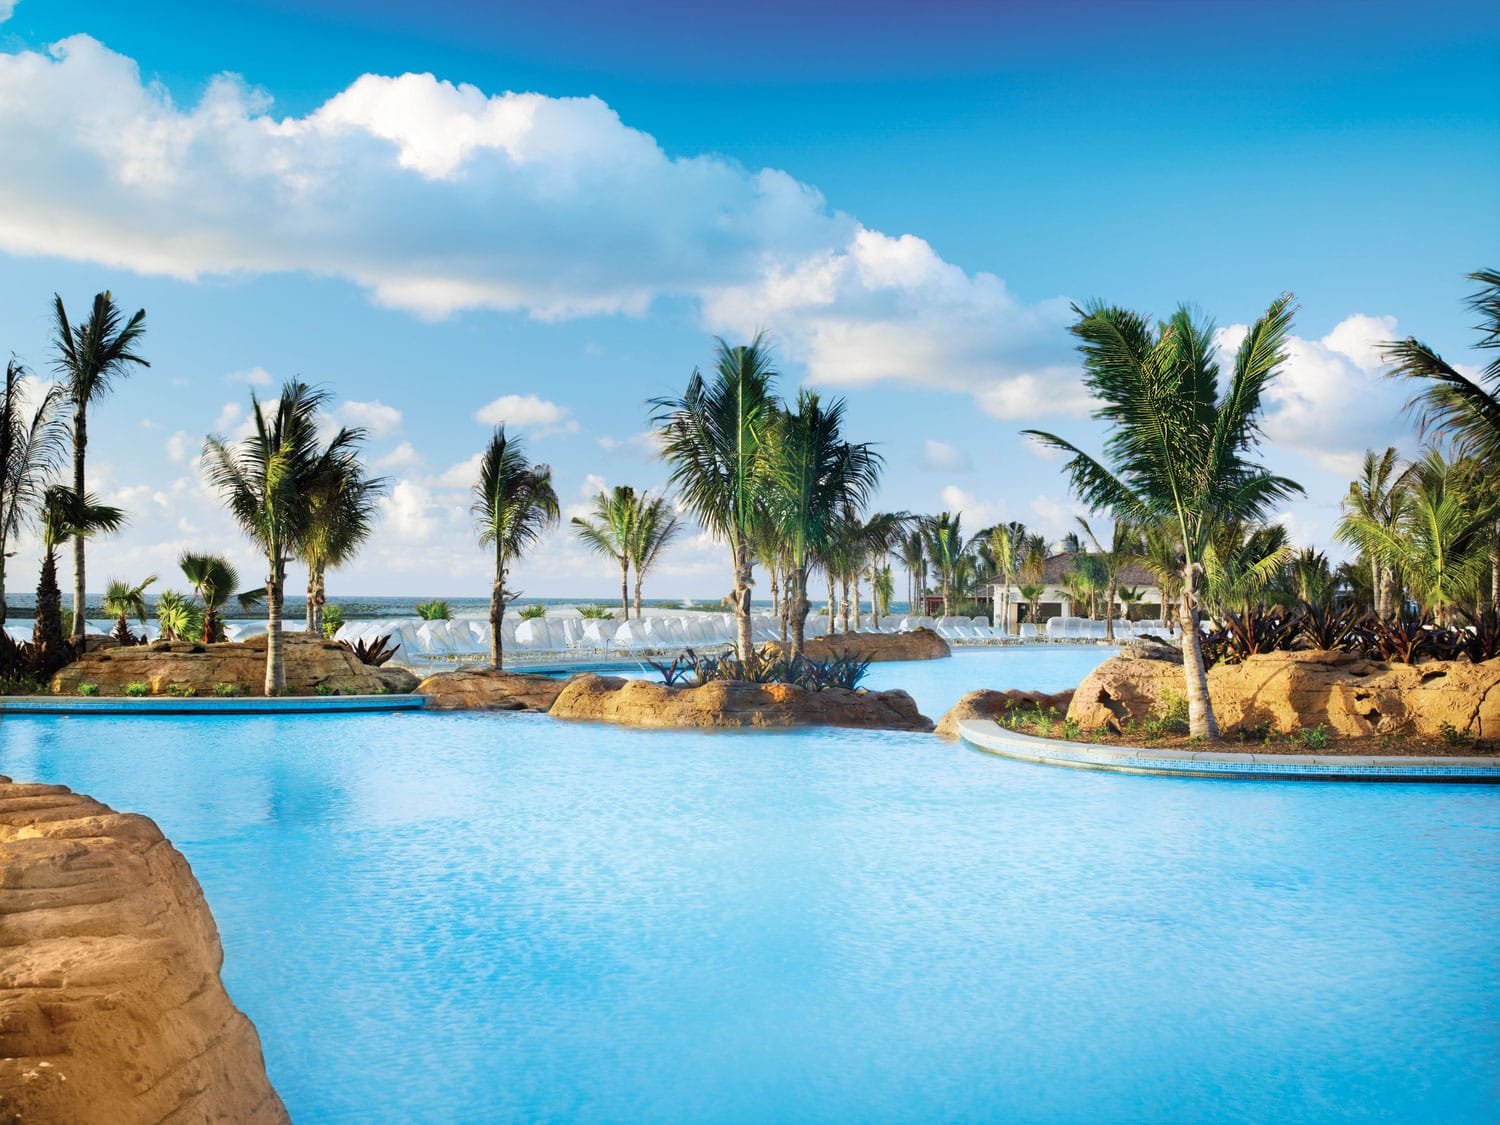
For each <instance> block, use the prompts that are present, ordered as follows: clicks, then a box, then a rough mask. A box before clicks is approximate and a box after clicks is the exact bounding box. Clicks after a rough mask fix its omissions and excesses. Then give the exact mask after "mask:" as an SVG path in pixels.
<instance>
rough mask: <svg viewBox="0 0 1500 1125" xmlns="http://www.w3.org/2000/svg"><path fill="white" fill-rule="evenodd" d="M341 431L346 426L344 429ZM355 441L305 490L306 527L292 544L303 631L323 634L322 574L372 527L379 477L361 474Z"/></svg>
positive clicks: (350, 554) (381, 487)
mask: <svg viewBox="0 0 1500 1125" xmlns="http://www.w3.org/2000/svg"><path fill="white" fill-rule="evenodd" d="M344 432H345V433H346V434H347V433H350V431H344ZM357 445H358V441H357V439H356V440H353V441H351V442H350V443H349V447H348V448H347V449H345V450H343V451H342V452H339V453H336V454H335V455H334V456H332V458H331V459H330V460H329V462H328V465H329V471H328V472H327V473H325V474H324V475H323V478H322V480H321V481H320V483H319V485H318V487H317V488H316V489H314V490H313V491H312V492H311V493H310V494H309V495H308V502H309V504H310V505H311V508H312V510H311V512H310V513H309V520H308V526H307V530H306V532H305V533H304V534H303V535H302V537H301V539H300V540H299V541H298V543H297V551H296V555H297V558H299V559H301V560H302V562H304V563H306V564H307V631H308V632H309V633H310V634H311V635H312V636H315V637H317V636H321V635H322V633H323V607H324V606H325V605H327V604H328V586H327V574H328V571H329V570H331V569H333V568H334V567H340V566H344V565H345V564H347V563H348V562H349V561H350V560H351V559H353V558H354V555H355V553H356V552H358V550H359V548H360V547H362V546H363V545H364V544H365V542H366V541H367V540H368V539H369V538H370V535H371V533H372V532H373V531H374V529H375V513H376V510H377V503H378V500H379V497H380V494H381V493H382V492H384V491H385V481H384V480H383V479H382V478H380V477H375V478H370V477H366V476H365V471H364V467H363V466H362V465H361V464H360V463H359V460H358V457H357V456H356V449H357Z"/></svg>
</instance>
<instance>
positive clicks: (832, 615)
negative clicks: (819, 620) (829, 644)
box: [828, 570, 839, 637]
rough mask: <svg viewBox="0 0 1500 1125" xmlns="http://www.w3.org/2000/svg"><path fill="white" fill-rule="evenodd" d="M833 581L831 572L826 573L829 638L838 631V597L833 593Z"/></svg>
mask: <svg viewBox="0 0 1500 1125" xmlns="http://www.w3.org/2000/svg"><path fill="white" fill-rule="evenodd" d="M834 583H835V579H834V577H833V571H831V570H830V571H829V572H828V635H829V636H830V637H831V636H833V635H834V634H835V633H837V632H838V631H839V629H838V625H839V622H838V609H839V607H838V595H837V594H836V593H835V585H834Z"/></svg>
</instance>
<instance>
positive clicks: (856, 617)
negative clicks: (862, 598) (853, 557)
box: [853, 570, 860, 633]
mask: <svg viewBox="0 0 1500 1125" xmlns="http://www.w3.org/2000/svg"><path fill="white" fill-rule="evenodd" d="M853 577H854V602H853V609H854V631H855V632H856V633H857V632H859V626H860V609H859V571H858V570H856V571H855V572H854V576H853Z"/></svg>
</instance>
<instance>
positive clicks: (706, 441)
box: [651, 335, 776, 663]
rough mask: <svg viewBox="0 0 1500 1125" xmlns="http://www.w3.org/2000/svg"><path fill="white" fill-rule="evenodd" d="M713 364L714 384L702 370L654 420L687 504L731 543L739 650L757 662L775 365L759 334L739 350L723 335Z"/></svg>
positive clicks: (664, 401) (658, 402) (663, 401)
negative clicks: (754, 632) (757, 545)
mask: <svg viewBox="0 0 1500 1125" xmlns="http://www.w3.org/2000/svg"><path fill="white" fill-rule="evenodd" d="M714 367H715V370H714V376H713V381H712V382H711V383H710V382H707V381H705V380H704V378H703V376H702V375H701V374H700V373H699V372H698V371H696V370H695V371H694V372H693V374H692V377H691V378H689V380H688V385H687V388H686V390H684V391H683V393H682V395H681V397H678V398H658V399H652V400H651V405H652V408H653V414H652V422H653V424H655V425H656V426H657V427H658V431H659V433H660V436H661V455H662V457H663V458H664V459H665V460H666V461H667V463H668V464H669V465H670V466H671V476H670V480H671V483H672V485H673V487H675V488H676V489H677V491H678V495H679V496H680V497H681V499H682V502H683V504H684V505H685V506H686V508H687V510H688V511H690V512H692V513H693V515H694V516H696V517H697V519H698V520H699V522H701V523H702V524H703V526H704V527H705V528H707V529H708V531H709V532H710V533H712V534H714V535H717V536H718V537H720V538H721V539H723V540H724V541H725V542H726V543H727V544H728V545H729V551H730V555H731V558H732V560H733V564H734V587H733V590H732V592H731V593H730V596H729V599H730V605H731V607H732V608H733V610H734V617H735V629H736V639H735V650H736V652H738V653H739V657H740V659H741V660H742V661H745V662H746V663H750V662H753V661H754V660H755V655H756V654H755V645H754V641H753V639H752V636H751V629H750V597H751V593H752V584H753V573H752V567H753V556H752V551H751V547H752V540H753V536H754V532H755V526H756V521H757V518H758V516H759V514H760V508H761V498H762V495H763V492H764V487H763V485H764V481H765V459H764V456H763V446H764V445H765V442H766V440H767V436H768V433H767V431H768V429H769V427H770V424H771V419H772V414H773V407H774V402H773V399H772V394H771V386H772V384H773V383H774V381H775V379H776V370H775V367H774V366H773V364H772V360H771V354H770V351H769V349H768V348H767V346H766V342H765V340H764V337H762V336H759V335H757V336H756V337H755V339H754V340H752V341H751V342H750V343H749V344H748V345H743V346H739V347H731V346H730V345H729V344H727V343H726V342H725V341H723V340H719V341H718V342H717V350H716V353H715V365H714Z"/></svg>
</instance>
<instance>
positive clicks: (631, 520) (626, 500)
mask: <svg viewBox="0 0 1500 1125" xmlns="http://www.w3.org/2000/svg"><path fill="white" fill-rule="evenodd" d="M637 515H638V502H637V500H636V494H635V489H633V488H631V487H630V486H629V485H628V484H617V485H615V487H614V488H612V489H611V490H610V491H608V492H602V491H601V492H600V493H599V494H598V495H597V496H595V497H594V507H593V510H592V511H590V513H589V518H587V519H585V518H584V517H582V516H574V517H573V518H572V520H571V521H569V522H570V523H572V525H573V534H575V535H577V536H578V538H579V540H580V541H581V542H582V543H583V545H584V546H585V547H587V548H588V549H589V550H590V551H592V552H593V553H594V554H596V555H603V556H604V557H605V558H608V559H613V560H614V561H615V562H617V563H619V564H620V612H621V614H623V615H624V616H625V617H629V616H630V561H631V537H632V535H633V534H634V531H633V528H634V525H635V521H636V518H637Z"/></svg>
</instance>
